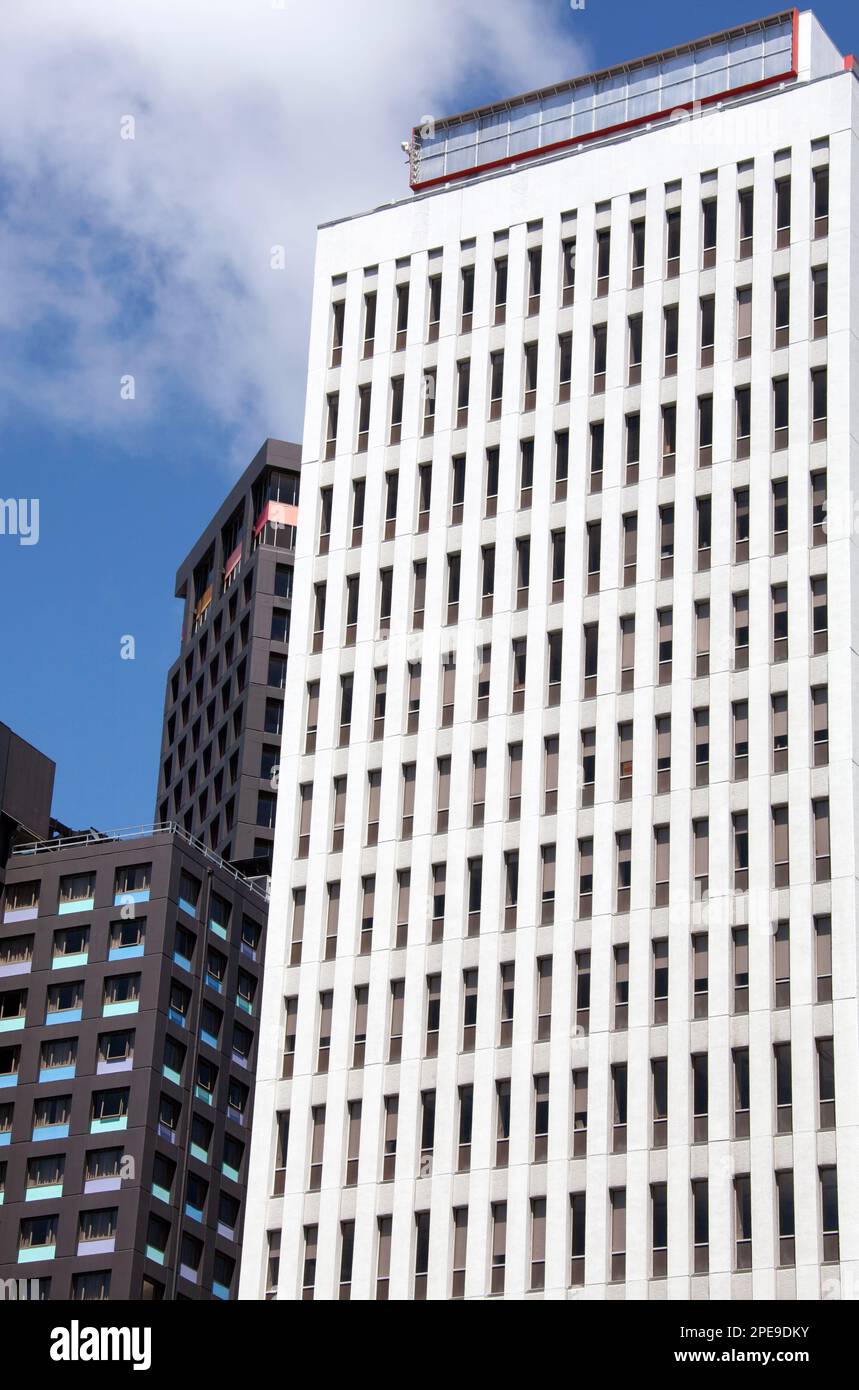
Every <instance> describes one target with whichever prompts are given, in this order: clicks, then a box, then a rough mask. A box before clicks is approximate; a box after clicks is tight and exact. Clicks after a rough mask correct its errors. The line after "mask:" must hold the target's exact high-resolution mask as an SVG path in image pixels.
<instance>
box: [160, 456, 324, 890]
mask: <svg viewBox="0 0 859 1390" xmlns="http://www.w3.org/2000/svg"><path fill="white" fill-rule="evenodd" d="M300 460H301V449H300V447H299V446H298V445H296V444H288V443H285V442H284V441H282V440H278V439H267V440H266V442H265V444H264V445H263V446H262V448H261V449H260V450H259V452H258V453H257V455H256V457H255V458H254V460H253V462H252V463H251V464H250V465H249V467H248V468H247V469H246V470H245V472H244V473H243V475H242V477H241V478H240V479H239V481H238V482H237V483H236V485H235V487H234V488H233V489H232V491H231V492H230V494H229V496H228V497H227V498H226V500H225V502H224V503H223V505H222V506H221V507H220V508H219V509H218V512H217V513H216V515H215V516H214V517H213V518H212V520H211V522H210V523H209V525H208V526H207V527H206V529H205V531H204V532H203V534H202V535H201V536H200V538H199V540H198V541H197V542H196V544H195V545H194V547H193V549H192V550H191V551H190V553H189V554H188V556H187V557H186V559H185V560H184V561H183V563H182V564H181V565H180V567H179V570H178V572H177V575H176V597H177V598H181V599H183V600H184V604H185V609H184V614H183V620H182V637H181V650H180V654H179V656H178V657H177V659H176V661H175V662H174V664H173V666H172V667H171V669H170V671H169V673H168V677H167V691H166V697H165V704H164V733H163V739H162V748H161V758H160V766H159V778H158V793H157V802H156V813H155V818H156V820H157V821H159V822H161V823H164V822H166V821H175V822H177V823H178V824H179V825H181V826H182V827H183V829H184V830H186V831H187V832H188V833H189V834H193V835H195V836H196V837H197V838H198V839H200V840H201V841H203V843H205V844H206V845H208V846H209V847H210V848H211V849H213V850H214V851H215V852H216V853H217V854H220V855H222V856H223V857H224V858H225V859H229V860H230V861H231V862H233V863H235V864H238V865H240V866H241V867H242V868H243V869H245V870H246V871H247V872H249V873H251V874H267V873H269V872H270V868H271V853H272V844H273V840H274V815H275V802H276V779H275V778H274V777H273V774H274V772H275V769H276V767H277V764H278V758H279V752H280V738H281V731H282V728H283V719H284V706H283V698H284V686H285V683H286V657H287V650H288V643H289V625H290V613H291V604H292V573H293V559H294V547H295V529H296V525H297V520H298V515H297V509H298V495H299V469H300Z"/></svg>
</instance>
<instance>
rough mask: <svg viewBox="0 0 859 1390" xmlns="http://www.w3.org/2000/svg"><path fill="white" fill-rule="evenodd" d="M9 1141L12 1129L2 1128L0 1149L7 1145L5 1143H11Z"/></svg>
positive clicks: (10, 1140)
mask: <svg viewBox="0 0 859 1390" xmlns="http://www.w3.org/2000/svg"><path fill="white" fill-rule="evenodd" d="M11 1143H12V1131H11V1130H10V1129H4V1131H3V1133H2V1134H0V1149H5V1148H6V1147H7V1145H9V1144H11Z"/></svg>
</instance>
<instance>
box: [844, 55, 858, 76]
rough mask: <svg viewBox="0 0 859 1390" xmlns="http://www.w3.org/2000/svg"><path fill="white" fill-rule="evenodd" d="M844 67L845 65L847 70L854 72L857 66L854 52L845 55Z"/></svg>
mask: <svg viewBox="0 0 859 1390" xmlns="http://www.w3.org/2000/svg"><path fill="white" fill-rule="evenodd" d="M844 67H845V70H846V71H847V72H854V71H855V68H856V59H855V58H854V57H853V54H852V53H845V55H844Z"/></svg>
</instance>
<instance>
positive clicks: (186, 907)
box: [179, 898, 197, 917]
mask: <svg viewBox="0 0 859 1390" xmlns="http://www.w3.org/2000/svg"><path fill="white" fill-rule="evenodd" d="M179 906H180V907H181V909H182V911H183V912H187V914H188V916H189V917H196V916H197V909H196V907H194V906H193V904H192V903H189V902H188V900H187V898H180V899H179Z"/></svg>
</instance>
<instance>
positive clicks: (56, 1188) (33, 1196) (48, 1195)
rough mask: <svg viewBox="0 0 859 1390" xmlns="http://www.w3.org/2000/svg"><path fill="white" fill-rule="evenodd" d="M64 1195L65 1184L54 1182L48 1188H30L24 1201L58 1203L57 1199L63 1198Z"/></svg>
mask: <svg viewBox="0 0 859 1390" xmlns="http://www.w3.org/2000/svg"><path fill="white" fill-rule="evenodd" d="M62 1195H63V1184H62V1183H61V1182H52V1183H50V1184H49V1185H48V1186H47V1187H28V1188H27V1195H26V1197H25V1198H24V1200H25V1201H26V1202H49V1201H56V1199H57V1198H58V1197H62Z"/></svg>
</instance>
